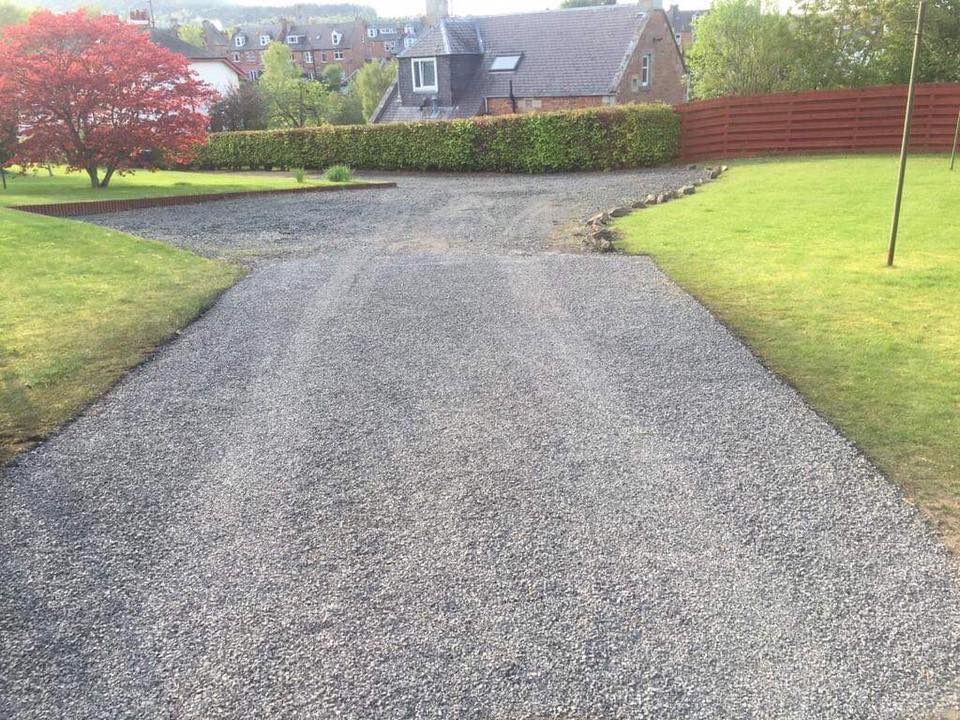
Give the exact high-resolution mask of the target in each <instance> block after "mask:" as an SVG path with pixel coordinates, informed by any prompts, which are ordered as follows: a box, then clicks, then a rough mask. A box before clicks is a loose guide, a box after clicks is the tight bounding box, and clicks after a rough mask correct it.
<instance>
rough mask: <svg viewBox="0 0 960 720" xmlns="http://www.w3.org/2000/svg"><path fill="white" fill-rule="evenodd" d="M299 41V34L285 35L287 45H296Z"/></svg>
mask: <svg viewBox="0 0 960 720" xmlns="http://www.w3.org/2000/svg"><path fill="white" fill-rule="evenodd" d="M299 43H300V36H299V35H287V45H297V44H299Z"/></svg>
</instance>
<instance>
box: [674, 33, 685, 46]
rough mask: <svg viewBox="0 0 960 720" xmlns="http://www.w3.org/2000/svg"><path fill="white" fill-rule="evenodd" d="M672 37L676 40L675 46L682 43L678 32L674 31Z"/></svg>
mask: <svg viewBox="0 0 960 720" xmlns="http://www.w3.org/2000/svg"><path fill="white" fill-rule="evenodd" d="M673 37H674V39H675V40H676V41H677V46H678V47H679V46H680V45H682V44H683V43H682V42H681V41H680V33H674V34H673Z"/></svg>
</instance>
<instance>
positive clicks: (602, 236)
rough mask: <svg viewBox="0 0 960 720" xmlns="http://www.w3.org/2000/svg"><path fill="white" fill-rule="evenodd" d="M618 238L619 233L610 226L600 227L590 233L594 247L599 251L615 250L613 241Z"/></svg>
mask: <svg viewBox="0 0 960 720" xmlns="http://www.w3.org/2000/svg"><path fill="white" fill-rule="evenodd" d="M616 239H617V234H616V233H615V232H614V231H613V230H610V229H609V228H600V229H599V230H595V231H594V232H592V233H591V234H590V240H591V243H592V244H593V249H594V250H596V251H598V252H610V251H611V250H613V241H614V240H616Z"/></svg>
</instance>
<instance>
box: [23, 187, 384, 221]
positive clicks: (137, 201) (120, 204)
mask: <svg viewBox="0 0 960 720" xmlns="http://www.w3.org/2000/svg"><path fill="white" fill-rule="evenodd" d="M396 186H397V184H396V183H395V182H356V183H351V184H349V185H308V186H306V187H297V188H277V189H272V190H248V191H237V192H225V193H202V194H199V195H165V196H162V197H149V198H128V199H119V200H82V201H79V202H67V203H47V204H43V205H10V206H9V209H11V210H20V211H21V212H29V213H35V214H37V215H49V216H51V217H75V216H77V215H99V214H102V213H114V212H123V211H124V210H140V209H142V208H151V207H166V206H168V205H196V204H199V203H205V202H214V201H216V200H236V199H238V198H243V197H247V196H255V195H290V194H294V193H309V192H341V191H344V190H385V189H389V188H395V187H396Z"/></svg>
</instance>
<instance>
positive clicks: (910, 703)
mask: <svg viewBox="0 0 960 720" xmlns="http://www.w3.org/2000/svg"><path fill="white" fill-rule="evenodd" d="M396 179H397V180H398V182H399V183H400V187H399V188H398V189H396V190H387V191H376V192H369V193H360V192H357V193H345V194H343V195H326V194H325V195H317V196H312V197H311V196H300V197H296V196H286V197H279V198H260V199H254V200H249V201H236V202H233V201H230V202H221V203H213V204H208V205H203V206H192V207H177V208H164V209H152V210H144V211H137V212H134V213H126V214H119V215H109V216H100V217H98V218H96V221H97V222H102V223H105V224H110V225H111V226H115V227H120V228H124V229H129V230H132V231H135V232H138V233H141V234H143V235H145V236H149V237H156V238H161V239H166V240H169V241H171V242H175V243H177V244H180V245H183V246H186V247H190V248H192V249H194V250H197V251H200V252H203V253H205V254H208V255H226V256H230V257H235V258H242V259H244V260H246V261H248V262H249V263H250V264H251V266H252V267H253V272H252V273H251V274H250V276H248V277H247V278H246V279H245V280H243V281H242V282H241V283H240V284H239V285H238V286H237V287H236V288H234V289H233V290H232V291H230V292H229V293H227V294H226V295H225V296H224V298H223V299H222V300H221V302H220V303H218V304H217V305H216V306H215V307H214V308H213V309H212V310H211V311H210V312H209V313H208V314H207V315H205V316H204V317H203V318H202V319H201V320H200V321H198V322H196V323H194V324H193V325H191V326H190V327H189V328H187V329H186V330H185V331H184V333H183V334H182V335H181V336H180V337H179V338H178V339H177V340H176V341H175V342H173V343H171V344H170V345H168V346H167V347H165V348H163V349H162V350H161V351H160V352H159V353H158V355H157V356H156V357H155V358H154V359H153V360H152V361H150V362H149V363H147V364H145V365H144V366H143V367H141V368H140V369H138V370H137V371H136V372H134V373H132V374H131V375H130V376H129V377H127V378H126V379H125V380H124V381H123V382H121V383H120V384H119V385H118V386H117V387H116V388H115V389H114V390H113V391H111V392H110V393H109V394H108V395H107V396H106V397H104V398H103V399H102V400H101V401H99V402H97V403H96V404H94V405H93V406H92V407H91V408H90V409H89V410H88V411H87V412H86V413H84V414H83V415H82V416H81V417H80V418H79V419H78V420H77V421H76V422H74V423H72V424H71V425H70V426H69V427H67V428H66V429H65V430H64V431H63V432H62V433H60V434H59V435H57V436H56V437H54V438H53V439H51V440H50V441H48V442H46V443H44V444H43V445H42V446H41V447H39V448H38V449H37V450H36V451H34V452H33V453H30V454H29V455H26V456H22V457H21V458H20V459H19V460H18V461H16V462H15V463H14V464H12V465H10V466H8V467H7V468H6V469H5V470H4V471H3V478H2V484H0V717H4V718H6V717H15V718H20V717H23V718H39V717H45V718H93V717H96V718H112V717H136V718H141V717H149V718H154V717H156V718H168V717H169V718H204V719H209V718H220V717H230V718H252V717H265V718H333V717H344V718H364V719H366V718H441V717H450V718H461V717H470V718H474V717H475V718H538V719H540V718H608V717H610V718H619V717H625V718H626V717H629V718H634V717H650V718H748V717H749V718H760V717H764V718H840V717H844V718H903V717H909V718H914V717H917V718H919V717H932V716H933V715H932V713H933V712H934V711H936V710H944V709H948V708H954V707H957V694H956V693H957V689H958V684H957V682H958V678H960V590H958V576H957V573H956V571H955V565H954V564H953V561H952V560H951V559H950V558H949V557H948V556H947V553H946V551H945V550H944V549H943V547H942V545H941V544H940V543H939V542H938V541H937V540H936V539H935V537H934V536H933V535H932V533H931V532H930V531H929V530H928V528H927V527H926V526H925V524H924V523H923V522H922V520H921V519H920V518H919V516H918V514H917V513H916V512H915V511H914V510H913V509H912V508H911V507H910V506H909V505H908V504H907V503H906V502H904V500H903V499H902V497H901V495H900V494H899V493H898V492H897V491H896V490H895V489H894V488H893V487H892V486H891V485H890V484H889V483H888V482H887V481H885V480H884V479H883V478H882V477H880V476H879V475H878V474H877V472H876V471H875V470H874V469H873V468H872V467H871V466H870V464H869V463H868V462H867V461H866V460H865V459H864V458H863V457H862V456H861V455H860V454H858V452H857V451H856V450H855V449H854V448H853V447H851V446H850V445H849V444H848V443H847V442H846V441H845V440H844V439H843V438H842V437H841V436H839V435H838V434H837V432H836V431H835V430H834V429H833V428H832V427H830V426H829V425H828V424H826V423H825V422H824V421H822V420H821V419H820V418H819V417H818V416H817V415H816V414H814V413H813V412H812V411H810V410H809V409H808V408H807V407H806V406H805V405H804V404H803V402H802V401H801V400H800V399H799V398H798V397H797V395H796V394H795V393H794V392H793V391H792V390H790V389H789V388H787V387H786V386H784V385H783V384H782V383H781V382H779V381H778V380H777V379H776V378H774V377H772V376H771V375H770V374H769V373H767V372H766V371H765V370H764V369H763V368H761V367H760V365H759V364H758V363H757V362H756V361H755V359H754V358H753V357H752V356H751V354H750V353H749V352H748V351H747V350H746V349H745V348H744V347H743V346H742V345H741V344H740V343H739V342H738V341H737V340H736V339H735V338H734V337H732V336H731V335H730V334H729V333H728V332H727V331H726V330H725V329H724V328H723V327H722V326H721V325H720V324H719V323H718V322H717V321H716V320H715V319H714V318H713V317H712V316H711V315H710V314H709V313H707V312H706V311H705V310H704V309H703V308H702V307H700V306H699V305H698V304H697V303H696V302H695V301H694V300H693V299H691V298H690V297H689V296H688V295H686V294H685V293H683V292H682V291H680V290H679V289H678V288H677V287H676V286H675V285H674V284H672V283H671V282H670V281H669V280H668V279H666V278H665V277H664V276H663V275H662V274H661V273H660V272H659V270H657V268H656V267H655V266H654V265H653V263H651V262H650V261H649V260H647V259H644V258H628V257H613V256H596V255H576V254H570V253H561V252H554V251H552V250H551V247H552V245H551V243H550V242H549V241H548V240H547V237H548V236H549V235H550V234H551V233H552V232H553V230H554V229H555V228H559V227H562V226H563V225H564V223H566V222H567V221H568V220H570V219H571V218H574V217H577V216H581V215H585V214H587V213H589V212H591V211H593V210H595V209H597V208H600V207H604V206H609V205H611V204H615V203H616V202H617V201H620V200H629V199H633V198H635V197H637V196H638V195H641V194H644V193H645V192H647V191H648V190H653V189H660V188H663V187H664V186H673V185H676V184H679V182H681V181H683V180H685V179H689V173H686V172H677V171H671V172H667V171H656V172H648V173H639V174H606V175H570V176H550V177H545V178H530V177H510V178H503V177H496V176H476V177H469V178H467V177H456V176H447V177H414V176H401V177H398V178H396Z"/></svg>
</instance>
